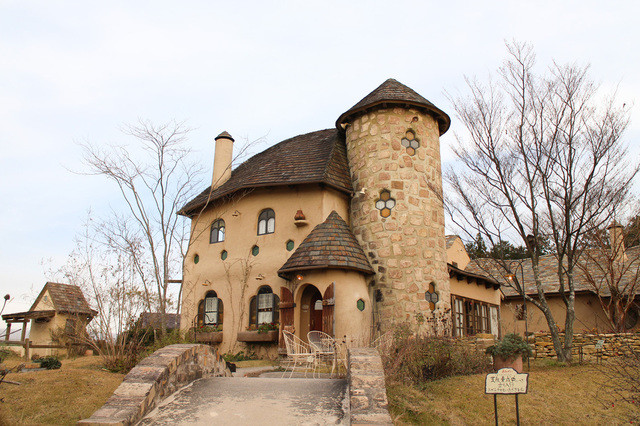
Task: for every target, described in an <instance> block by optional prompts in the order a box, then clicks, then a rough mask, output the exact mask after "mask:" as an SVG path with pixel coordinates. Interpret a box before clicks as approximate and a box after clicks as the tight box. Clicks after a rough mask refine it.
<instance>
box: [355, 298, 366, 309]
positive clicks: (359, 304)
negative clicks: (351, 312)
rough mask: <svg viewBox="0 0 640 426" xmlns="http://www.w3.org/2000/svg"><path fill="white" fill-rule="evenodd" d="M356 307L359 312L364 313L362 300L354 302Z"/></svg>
mask: <svg viewBox="0 0 640 426" xmlns="http://www.w3.org/2000/svg"><path fill="white" fill-rule="evenodd" d="M356 307H357V308H358V310H359V311H364V300H362V299H358V301H357V302H356Z"/></svg>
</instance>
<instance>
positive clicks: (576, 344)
mask: <svg viewBox="0 0 640 426" xmlns="http://www.w3.org/2000/svg"><path fill="white" fill-rule="evenodd" d="M560 338H561V340H563V341H564V333H561V334H560ZM598 340H604V345H603V347H602V358H603V359H607V358H610V357H614V356H619V355H622V354H623V353H625V352H626V351H628V350H629V349H630V348H632V349H633V350H635V351H640V333H620V334H614V333H600V334H574V335H573V349H572V354H573V360H574V361H579V360H580V350H582V354H583V360H584V361H587V362H591V361H596V360H597V357H596V352H597V351H596V343H597V342H598ZM528 341H529V344H531V346H532V348H533V350H534V357H535V358H555V357H556V351H555V350H554V348H553V342H552V340H551V334H550V333H534V334H533V335H532V336H529V338H528Z"/></svg>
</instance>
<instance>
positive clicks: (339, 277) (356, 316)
mask: <svg viewBox="0 0 640 426" xmlns="http://www.w3.org/2000/svg"><path fill="white" fill-rule="evenodd" d="M303 276H304V279H303V280H302V284H299V285H297V286H296V288H295V289H294V294H293V300H294V302H295V303H296V307H295V309H294V326H295V329H296V335H298V337H300V338H301V339H303V340H306V334H307V332H308V331H309V329H308V324H309V320H308V318H309V316H308V313H306V312H303V303H302V294H303V293H304V290H305V287H306V286H308V285H313V286H315V287H316V288H317V289H318V290H320V293H321V294H323V295H324V292H325V291H326V289H327V288H328V287H329V286H330V285H331V284H332V283H334V298H335V305H334V313H333V315H334V335H335V337H336V339H340V340H342V339H345V340H346V341H348V342H350V344H352V345H354V344H361V345H367V344H368V343H369V341H370V338H371V324H372V321H371V320H372V306H371V298H370V295H369V288H368V285H367V279H366V277H365V276H364V275H362V274H360V273H359V272H355V271H343V270H324V271H308V272H307V273H304V275H303ZM358 299H362V300H364V302H365V304H364V306H365V308H364V310H363V311H359V310H358V308H357V301H358ZM303 322H304V323H306V324H303Z"/></svg>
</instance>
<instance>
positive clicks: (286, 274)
mask: <svg viewBox="0 0 640 426" xmlns="http://www.w3.org/2000/svg"><path fill="white" fill-rule="evenodd" d="M318 269H340V270H349V271H355V272H360V273H362V274H365V275H374V274H375V272H373V270H366V269H362V268H357V267H353V266H342V265H329V264H323V265H309V266H300V267H295V268H287V269H280V270H279V271H278V276H279V277H280V278H282V279H285V280H287V279H290V277H291V275H292V274H295V273H296V272H302V271H313V270H318Z"/></svg>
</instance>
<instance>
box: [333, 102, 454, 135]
mask: <svg viewBox="0 0 640 426" xmlns="http://www.w3.org/2000/svg"><path fill="white" fill-rule="evenodd" d="M383 104H393V105H402V106H405V105H409V106H413V107H416V108H420V109H422V110H425V111H427V112H428V113H430V114H432V115H433V116H434V118H435V119H436V121H437V122H438V129H439V131H440V136H442V135H444V134H445V133H446V132H447V130H449V127H451V118H450V117H449V115H448V114H447V113H446V112H444V111H442V110H441V109H440V108H438V107H436V106H435V105H433V106H432V105H426V104H424V103H421V102H415V101H410V100H406V101H405V100H397V99H385V100H380V101H376V102H372V103H370V104H367V105H364V106H362V107H360V108H356V109H350V110H349V111H347V112H344V113H343V114H342V115H340V117H338V119H337V120H336V128H337V129H338V130H339V131H344V128H343V127H342V124H343V123H344V122H345V121H347V118H350V117H353V116H354V115H358V114H362V113H364V112H366V111H368V110H370V109H373V108H375V107H378V106H380V105H383Z"/></svg>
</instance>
